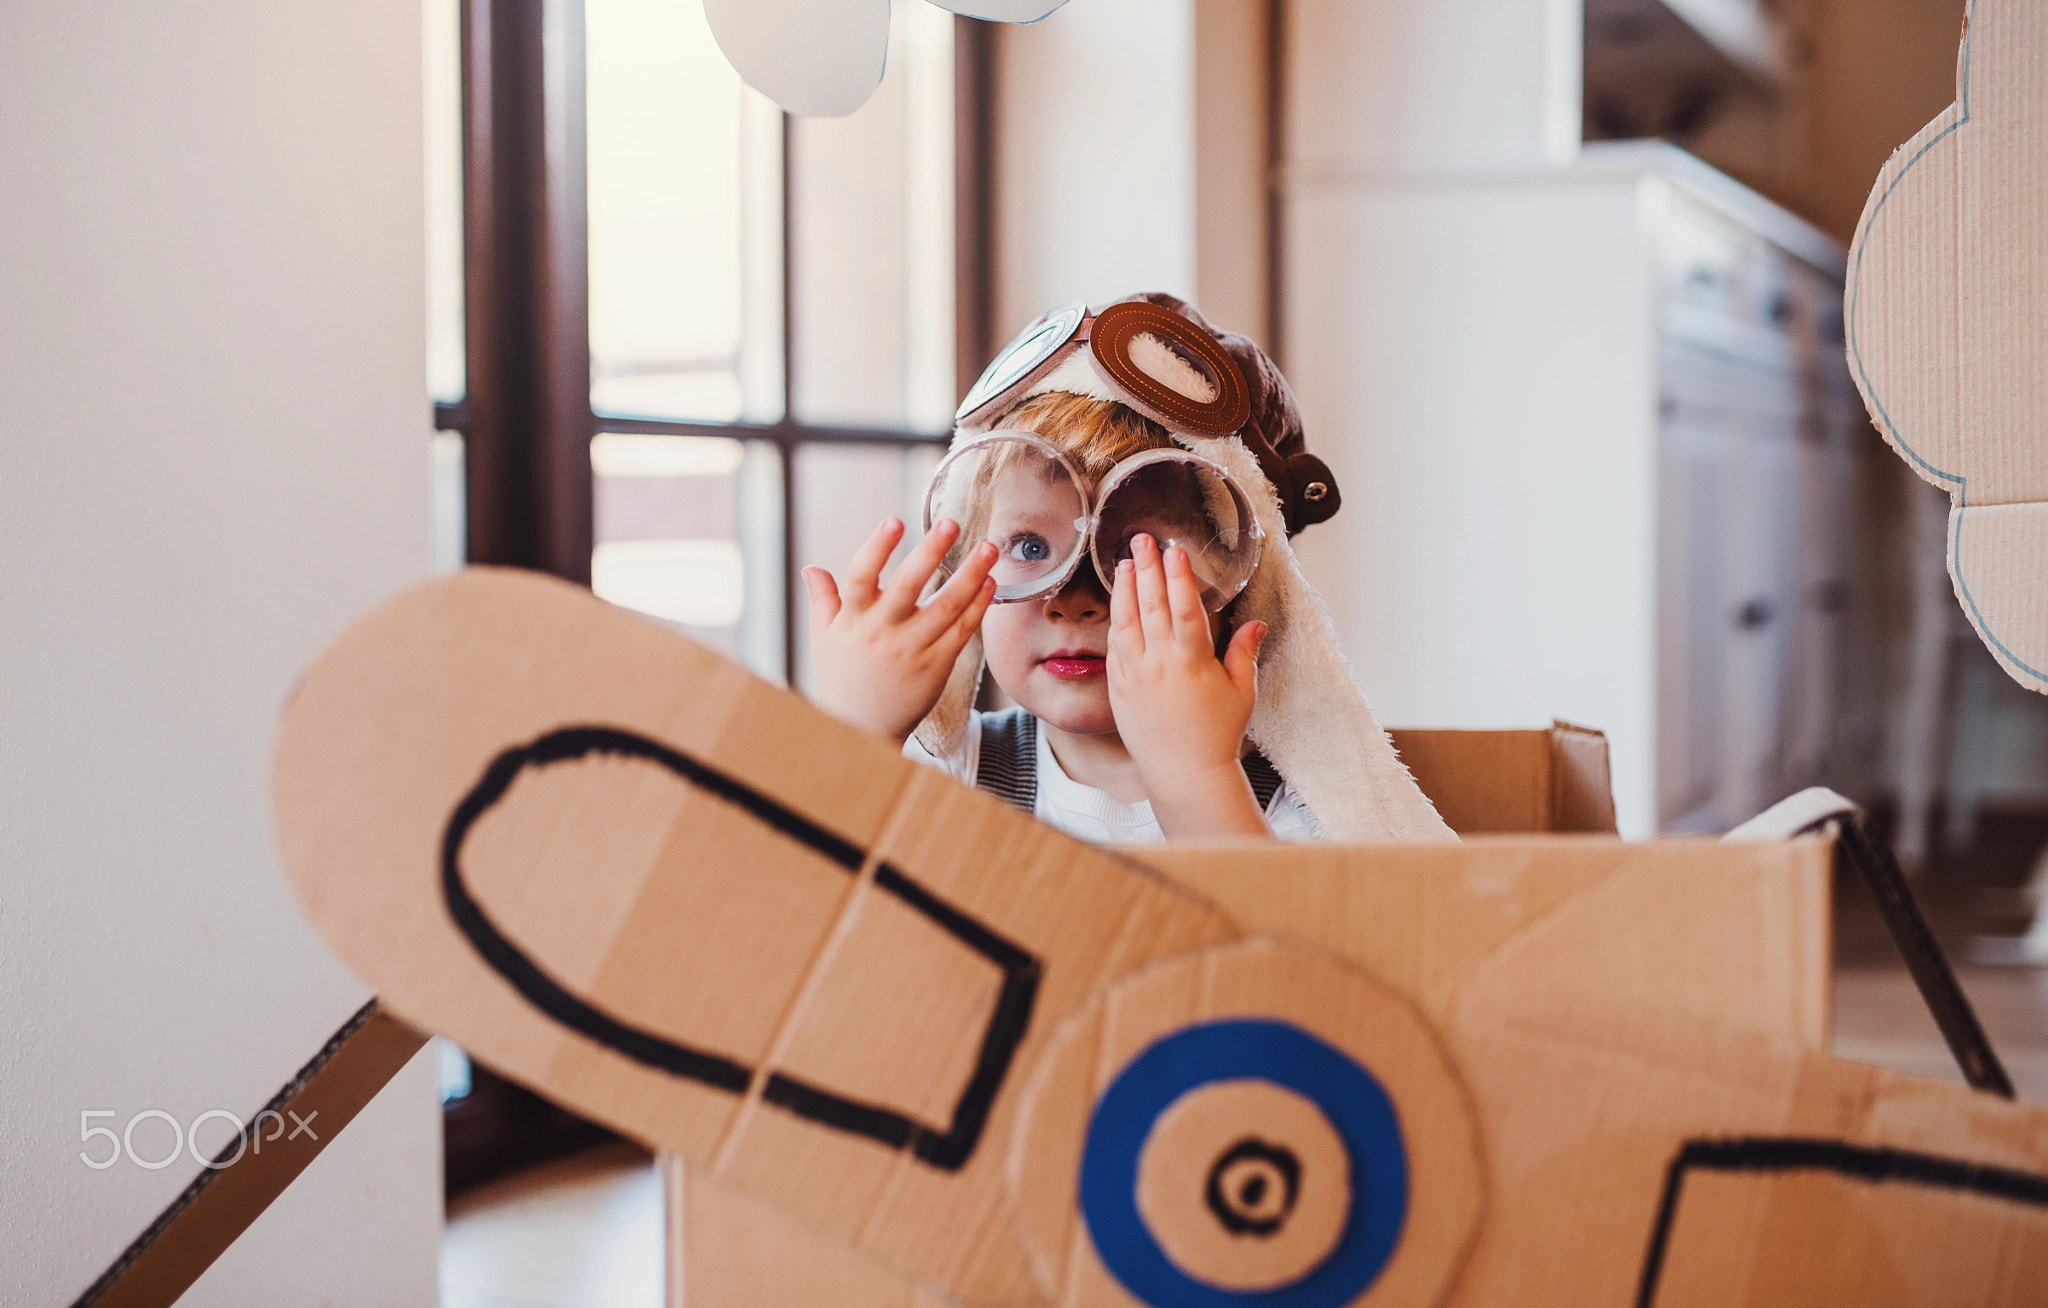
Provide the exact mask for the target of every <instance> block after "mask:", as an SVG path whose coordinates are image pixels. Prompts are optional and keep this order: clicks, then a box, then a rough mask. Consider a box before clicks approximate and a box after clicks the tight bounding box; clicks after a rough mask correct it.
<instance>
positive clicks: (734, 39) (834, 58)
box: [704, 0, 1043, 118]
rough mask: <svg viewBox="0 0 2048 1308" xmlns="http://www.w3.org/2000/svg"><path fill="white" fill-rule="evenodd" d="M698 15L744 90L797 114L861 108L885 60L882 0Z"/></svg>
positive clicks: (732, 3) (760, 2)
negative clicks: (743, 83) (744, 85)
mask: <svg viewBox="0 0 2048 1308" xmlns="http://www.w3.org/2000/svg"><path fill="white" fill-rule="evenodd" d="M1038 3H1040V4H1043V0H1038ZM704 17H705V19H706V20H707V21H708V22H709V23H710V24H711V34H712V35H713V36H715V37H717V38H718V48H719V49H720V50H723V51H724V52H725V57H726V59H727V61H729V62H730V63H731V64H732V66H733V67H734V68H735V69H737V70H738V71H739V75H740V76H741V77H742V78H744V79H745V81H746V83H747V85H748V86H751V87H753V88H754V89H755V90H756V91H759V92H760V93H761V94H763V95H765V96H767V97H768V98H769V99H771V100H773V101H775V103H777V104H779V105H781V106H782V107H783V108H784V109H787V110H788V111H789V112H791V113H793V114H798V115H801V116H803V117H813V118H839V117H843V116H844V115H846V114H850V113H852V112H853V111H854V110H856V109H858V108H860V107H861V106H862V105H864V104H866V103H867V101H868V97H869V96H871V95H873V94H874V93H875V88H876V87H877V86H879V85H881V83H882V72H883V70H884V68H885V67H886V66H887V64H888V60H889V0H704Z"/></svg>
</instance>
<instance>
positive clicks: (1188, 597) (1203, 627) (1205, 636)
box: [1166, 545, 1215, 651]
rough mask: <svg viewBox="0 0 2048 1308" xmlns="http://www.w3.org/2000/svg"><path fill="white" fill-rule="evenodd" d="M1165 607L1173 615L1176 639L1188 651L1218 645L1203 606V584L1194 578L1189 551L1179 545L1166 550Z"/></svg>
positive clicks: (1174, 636)
mask: <svg viewBox="0 0 2048 1308" xmlns="http://www.w3.org/2000/svg"><path fill="white" fill-rule="evenodd" d="M1166 607H1167V611H1168V612H1169V613H1170V614H1171V615H1172V617H1173V639H1174V642H1175V643H1176V644H1178V645H1179V646H1180V647H1181V648H1182V649H1185V650H1190V651H1193V650H1206V649H1213V648H1214V647H1215V637H1213V636H1211V635H1210V633H1209V611H1208V610H1207V609H1205V608H1203V607H1202V587H1201V584H1200V583H1199V582H1197V581H1196V580H1195V569H1194V565H1193V564H1192V563H1191V562H1190V561H1189V560H1188V552H1187V551H1186V550H1184V549H1182V548H1181V547H1180V546H1178V545H1174V546H1170V547H1168V549H1167V551H1166Z"/></svg>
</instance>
